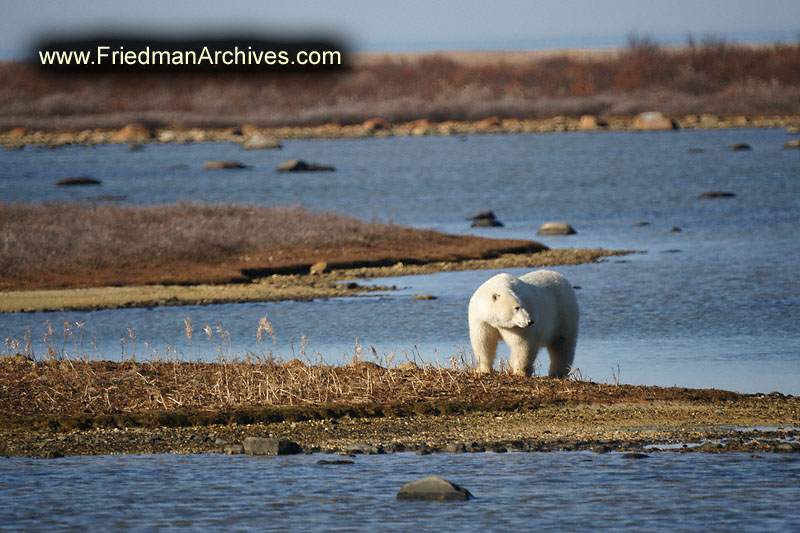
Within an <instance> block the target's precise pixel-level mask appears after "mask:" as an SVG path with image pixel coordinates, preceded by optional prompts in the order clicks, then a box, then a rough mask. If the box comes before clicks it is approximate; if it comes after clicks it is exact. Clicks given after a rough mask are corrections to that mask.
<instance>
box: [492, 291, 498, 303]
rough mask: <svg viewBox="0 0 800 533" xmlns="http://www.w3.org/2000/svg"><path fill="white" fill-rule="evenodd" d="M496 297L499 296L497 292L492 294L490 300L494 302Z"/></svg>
mask: <svg viewBox="0 0 800 533" xmlns="http://www.w3.org/2000/svg"><path fill="white" fill-rule="evenodd" d="M498 298H500V295H499V294H497V293H494V294H492V301H493V302H496V301H497V299H498Z"/></svg>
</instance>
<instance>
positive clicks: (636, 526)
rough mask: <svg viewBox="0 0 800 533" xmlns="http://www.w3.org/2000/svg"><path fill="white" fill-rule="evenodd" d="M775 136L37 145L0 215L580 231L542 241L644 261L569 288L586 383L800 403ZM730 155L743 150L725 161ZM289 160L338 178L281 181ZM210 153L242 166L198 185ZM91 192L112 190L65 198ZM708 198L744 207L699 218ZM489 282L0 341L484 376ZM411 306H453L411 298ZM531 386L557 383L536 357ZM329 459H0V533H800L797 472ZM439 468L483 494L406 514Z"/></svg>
mask: <svg viewBox="0 0 800 533" xmlns="http://www.w3.org/2000/svg"><path fill="white" fill-rule="evenodd" d="M785 141H786V134H785V132H783V131H782V130H737V131H707V132H695V131H680V132H661V133H641V134H635V133H602V134H578V133H574V134H573V133H570V134H544V135H501V136H473V137H466V138H462V137H441V138H416V137H415V138H392V139H361V140H335V141H333V140H325V141H323V140H313V141H287V142H286V143H285V148H284V150H282V151H280V152H276V151H265V152H244V151H242V150H241V149H240V148H239V147H237V146H234V145H229V144H221V143H220V144H195V145H183V146H149V145H148V146H147V147H146V148H145V150H144V151H141V152H129V151H128V150H127V149H126V148H125V147H122V146H98V147H94V148H82V147H70V148H62V149H58V150H43V149H32V148H26V149H25V150H22V151H15V152H5V151H2V152H0V200H2V201H6V202H15V201H16V202H44V201H56V200H89V201H109V198H111V199H112V200H111V201H117V202H119V203H123V204H154V203H167V202H176V201H207V202H247V203H256V204H264V205H271V204H295V203H299V204H302V205H306V206H309V207H311V208H314V209H332V210H335V211H339V212H343V213H347V214H351V215H354V216H357V217H360V218H362V219H367V220H381V221H394V222H396V223H401V224H406V225H411V226H415V227H426V228H434V229H439V230H443V231H448V232H452V233H472V234H478V235H486V236H496V237H519V238H534V239H535V238H537V237H536V235H535V233H536V229H537V228H538V226H539V225H540V224H541V223H543V222H545V221H548V220H564V221H567V222H569V223H570V224H572V225H573V226H574V227H576V228H577V230H578V234H577V235H574V236H570V237H547V238H542V239H541V240H542V241H543V242H545V243H546V244H547V245H549V246H551V247H604V248H610V249H634V250H638V251H639V253H636V254H633V255H630V256H625V257H621V258H610V259H609V260H608V261H606V262H605V263H601V264H593V265H578V266H565V267H558V268H557V269H556V270H558V271H560V272H562V273H563V274H565V275H566V276H567V277H568V278H569V279H570V281H571V282H572V283H573V284H574V285H577V286H580V287H581V288H580V289H578V290H577V294H578V299H579V304H580V307H581V313H582V315H581V333H580V338H579V342H578V349H577V355H576V365H577V366H578V367H579V369H580V372H581V374H582V375H583V376H584V377H589V378H592V379H594V380H596V381H611V380H612V379H617V378H619V379H620V380H621V381H622V382H623V383H635V384H657V385H666V386H670V385H679V386H686V387H716V388H725V389H731V390H738V391H741V392H769V391H773V390H778V391H781V392H784V393H791V394H799V393H800V311H799V310H800V290H798V283H797V279H796V278H797V265H798V264H800V237H798V232H797V227H798V222H800V152H798V151H788V150H781V146H782V145H783V143H785ZM735 142H747V143H749V144H751V145H752V146H753V150H752V151H751V152H743V153H740V152H736V153H735V152H731V151H729V150H728V146H729V145H731V144H733V143H735ZM695 148H701V149H703V151H702V152H699V153H698V152H690V149H695ZM291 157H302V158H304V159H306V160H309V161H315V162H320V163H327V164H333V165H335V166H336V167H337V171H336V172H335V173H325V174H324V175H315V174H309V175H283V174H278V173H277V172H275V170H274V169H275V166H276V165H277V164H278V163H280V162H281V161H283V160H285V159H289V158H291ZM209 159H237V160H240V161H243V162H245V163H247V164H248V165H250V168H249V169H247V170H242V171H230V172H209V171H204V170H202V164H203V162H205V161H207V160H209ZM175 165H185V166H179V167H177V168H175ZM77 175H89V176H92V177H95V178H100V179H102V180H103V182H104V184H103V186H102V187H99V188H97V187H95V188H76V189H63V188H58V187H55V186H54V185H53V182H54V181H55V180H57V179H59V178H63V177H68V176H77ZM714 189H719V190H730V191H733V192H735V193H736V194H737V196H736V197H735V198H732V199H720V200H699V199H697V195H698V194H699V193H700V192H703V191H706V190H714ZM98 196H102V197H104V198H105V200H102V199H99V198H98ZM484 209H493V210H494V211H495V212H496V213H497V215H498V217H499V218H501V219H502V220H503V221H504V222H505V223H506V225H505V227H503V228H494V229H478V230H473V229H471V228H469V225H468V223H467V222H466V221H465V220H464V218H465V217H466V216H469V215H471V214H472V213H474V212H476V211H481V210H484ZM639 221H647V222H650V225H648V226H643V227H640V226H637V225H636V223H637V222H639ZM671 226H678V227H680V228H681V229H682V230H683V231H681V232H670V231H669V229H670V227H671ZM257 230H259V228H243V231H257ZM525 270H526V269H519V270H514V271H513V273H515V274H520V273H522V272H524V271H525ZM492 274H494V272H487V271H476V272H458V273H440V274H435V275H430V276H411V277H403V278H391V279H385V280H374V281H371V283H378V284H383V285H386V284H388V285H393V284H394V285H397V286H398V290H396V291H389V292H385V293H382V294H379V295H370V296H366V297H359V298H347V299H333V300H327V301H315V302H282V303H251V304H235V305H234V304H231V305H214V306H206V307H175V308H158V309H123V310H112V311H95V312H70V313H34V314H7V315H0V339H6V338H8V339H9V340H11V339H13V338H17V339H22V338H23V337H24V335H25V332H26V330H28V331H30V335H31V337H32V343H33V347H34V350H35V352H36V353H37V356H38V357H43V356H44V354H45V351H46V347H45V346H44V343H43V341H42V340H41V339H42V331H43V330H44V329H45V328H46V327H47V324H48V323H50V324H52V326H53V328H54V330H55V341H56V344H57V349H58V350H59V352H60V353H61V354H63V355H67V356H76V355H82V354H86V355H87V356H88V357H90V358H92V359H116V360H119V359H123V358H128V357H132V356H135V357H137V358H138V359H149V358H169V359H171V358H178V359H182V360H190V359H201V360H213V359H216V358H220V357H222V358H232V357H244V356H246V355H248V354H251V353H254V354H257V355H260V356H265V355H272V356H279V357H281V358H284V359H288V358H290V357H294V356H298V355H299V356H301V357H306V358H307V359H310V360H312V361H319V360H324V361H326V362H328V363H334V364H335V363H340V362H344V361H347V360H348V359H351V358H352V357H353V356H354V354H363V355H365V356H367V357H374V356H373V355H372V354H373V352H372V349H373V348H374V350H375V354H377V357H378V358H379V359H380V360H381V361H382V362H384V363H387V364H388V363H389V362H393V363H399V362H402V361H404V360H405V359H416V360H419V359H422V360H424V361H426V362H431V363H437V362H438V363H440V364H445V365H446V364H448V361H449V359H450V358H451V357H453V356H456V357H460V358H465V359H468V358H469V353H470V348H469V336H468V331H467V326H466V304H467V301H468V299H469V296H470V295H471V294H472V292H473V291H474V290H475V288H476V287H477V286H478V285H479V284H480V283H481V282H482V281H483V280H485V279H486V278H488V277H489V276H491V275H492ZM363 282H365V283H366V282H367V281H363ZM419 293H428V294H433V295H435V296H437V297H438V299H437V300H430V301H412V300H411V299H410V297H411V296H412V295H414V294H419ZM261 317H267V318H268V319H269V321H270V322H271V323H272V325H273V327H274V330H275V331H276V333H277V336H278V339H277V341H278V342H277V347H275V346H273V344H272V340H271V339H269V338H264V339H262V340H261V341H258V340H257V339H256V332H257V329H258V321H259V319H260V318H261ZM185 318H188V319H189V320H190V322H191V324H192V326H193V328H194V335H193V338H192V339H191V340H189V339H187V338H186V335H185V331H184V319H185ZM64 322H67V323H68V324H69V326H70V329H71V331H72V332H73V333H74V335H75V336H74V338H73V336H71V335H70V334H67V335H65V334H64V326H63V324H64ZM78 323H80V324H81V327H80V328H79V327H78V326H77V324H78ZM205 324H209V326H210V327H211V329H212V332H213V334H214V336H213V338H211V339H209V338H208V337H207V336H206V335H205V334H204V333H203V332H202V330H203V327H204V325H205ZM217 325H219V331H222V332H224V334H220V332H219V331H217ZM5 350H8V348H5ZM501 353H502V352H501ZM506 353H507V352H506ZM537 371H538V372H539V373H544V372H546V363H545V364H544V365H541V364H540V365H539V366H538V368H537ZM795 455H796V454H795ZM319 458H320V456H313V455H312V456H302V457H292V458H250V457H227V456H219V455H197V456H169V455H168V456H104V457H103V456H101V457H68V458H61V459H54V460H39V459H25V458H0V530H25V531H36V530H39V531H44V530H46V531H67V530H92V529H113V530H146V531H150V530H160V529H182V530H190V531H195V530H197V531H201V530H202V531H207V530H231V531H247V530H265V529H266V530H298V529H302V530H342V531H361V530H390V531H392V530H394V531H401V530H402V531H407V530H424V529H431V528H436V529H441V530H445V531H456V530H469V531H486V530H498V529H503V528H514V529H515V530H519V529H527V528H535V529H537V530H559V531H563V530H582V529H587V528H593V529H602V530H612V529H613V530H623V531H641V530H681V531H687V530H691V531H695V530H713V531H788V530H791V529H792V528H794V527H795V525H796V524H797V523H798V520H800V512H798V510H797V506H796V505H791V504H790V502H796V501H798V499H799V498H800V489H799V488H798V487H800V485H798V483H797V480H798V478H800V463H799V462H798V459H797V457H795V456H794V455H773V454H764V456H763V457H759V458H753V457H751V456H750V455H748V454H722V455H712V454H673V453H655V454H653V455H652V456H651V457H650V458H647V459H644V460H631V459H625V458H623V457H622V456H621V455H620V454H613V453H612V454H605V455H597V454H593V453H584V452H570V453H546V454H538V453H531V454H521V453H508V454H493V453H487V454H478V455H448V454H434V455H431V456H427V457H419V456H416V455H410V454H394V455H390V456H369V457H358V458H357V459H356V464H355V465H350V466H338V467H322V466H319V465H317V464H316V461H317V460H318V459H319ZM431 474H434V475H440V476H442V477H445V478H447V479H449V480H451V481H453V482H455V483H458V484H460V485H462V486H465V487H466V488H468V489H469V490H470V491H471V492H472V493H473V494H474V495H475V496H477V499H476V500H473V501H470V502H465V503H457V504H439V503H434V504H422V503H399V502H396V500H395V495H396V493H397V490H398V489H399V488H400V486H402V484H403V483H406V482H408V481H413V480H416V479H419V478H421V477H424V476H427V475H431Z"/></svg>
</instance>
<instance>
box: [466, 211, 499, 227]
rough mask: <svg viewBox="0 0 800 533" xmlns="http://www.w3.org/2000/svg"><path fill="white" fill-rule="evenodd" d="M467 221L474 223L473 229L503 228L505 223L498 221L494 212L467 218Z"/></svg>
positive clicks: (476, 214) (481, 213) (485, 212)
mask: <svg viewBox="0 0 800 533" xmlns="http://www.w3.org/2000/svg"><path fill="white" fill-rule="evenodd" d="M467 220H473V221H474V222H473V223H472V227H473V228H499V227H502V226H503V223H502V222H500V221H499V220H497V217H496V216H495V215H494V211H481V212H480V213H475V214H474V215H472V216H471V217H467Z"/></svg>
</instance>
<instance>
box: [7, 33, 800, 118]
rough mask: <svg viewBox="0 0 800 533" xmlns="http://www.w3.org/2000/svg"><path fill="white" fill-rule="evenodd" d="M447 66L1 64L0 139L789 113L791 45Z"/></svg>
mask: <svg viewBox="0 0 800 533" xmlns="http://www.w3.org/2000/svg"><path fill="white" fill-rule="evenodd" d="M462 56H463V54H462V55H461V56H459V55H457V54H454V55H453V56H452V58H451V56H448V55H447V54H443V55H423V56H421V57H418V58H416V59H409V60H403V61H394V60H389V59H387V60H385V61H372V62H368V63H361V64H357V65H354V66H352V68H350V69H347V70H343V71H337V72H333V73H329V74H324V75H322V74H297V73H295V74H289V73H260V74H255V73H252V74H235V73H220V74H216V75H211V74H182V75H178V74H171V75H169V74H163V73H161V74H147V73H137V74H136V75H135V76H127V75H124V74H104V75H100V74H91V73H89V74H77V73H75V74H71V75H64V74H54V73H51V72H46V71H43V70H41V69H37V68H35V67H34V66H31V65H26V64H19V63H5V64H3V65H0V128H12V127H18V126H23V127H28V128H71V129H78V128H93V127H106V128H110V127H119V126H122V125H124V124H125V123H129V122H132V121H143V122H149V123H151V124H152V125H154V126H176V125H180V126H207V127H224V126H230V125H237V124H238V125H241V124H244V123H253V122H255V123H259V124H261V125H264V126H279V125H307V124H323V123H327V122H340V123H343V124H348V123H359V122H361V121H363V120H365V119H367V118H369V117H371V116H375V115H382V116H384V117H385V118H387V119H389V120H390V121H394V122H401V121H409V120H414V119H419V118H426V119H429V120H434V121H443V120H474V119H479V118H483V117H486V116H490V115H497V116H500V117H509V118H535V117H543V116H554V115H572V116H578V115H580V114H584V113H592V114H599V115H618V114H634V113H637V112H639V111H645V110H648V109H653V108H656V109H659V110H662V111H664V112H668V113H672V114H688V113H719V114H726V113H748V114H764V113H797V112H798V111H800V44H775V45H771V46H740V45H736V44H731V43H726V42H724V41H721V40H714V39H707V40H705V41H702V42H696V41H695V40H693V39H690V40H689V42H688V43H687V46H685V47H682V48H677V49H673V48H669V49H668V48H664V47H661V46H659V45H658V44H657V43H655V42H654V41H652V40H650V39H648V38H640V37H632V38H631V40H630V44H629V46H628V47H627V48H625V49H623V50H621V51H620V52H619V53H617V54H605V55H603V54H588V55H586V56H585V57H580V56H577V55H575V54H568V53H564V54H562V55H554V54H543V55H537V54H532V55H531V56H530V58H529V59H527V60H525V59H520V58H519V57H515V58H514V60H513V61H504V60H502V59H500V60H498V61H497V62H494V63H491V62H486V61H483V62H472V63H471V62H469V61H464V60H463V57H462Z"/></svg>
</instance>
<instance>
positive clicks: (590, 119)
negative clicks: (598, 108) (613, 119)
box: [578, 115, 608, 131]
mask: <svg viewBox="0 0 800 533" xmlns="http://www.w3.org/2000/svg"><path fill="white" fill-rule="evenodd" d="M607 127H608V123H607V122H606V121H605V120H601V119H599V118H597V117H596V116H594V115H583V116H582V117H581V119H580V121H579V122H578V129H580V130H581V131H594V130H599V129H604V128H607Z"/></svg>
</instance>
